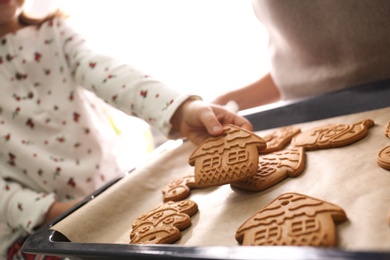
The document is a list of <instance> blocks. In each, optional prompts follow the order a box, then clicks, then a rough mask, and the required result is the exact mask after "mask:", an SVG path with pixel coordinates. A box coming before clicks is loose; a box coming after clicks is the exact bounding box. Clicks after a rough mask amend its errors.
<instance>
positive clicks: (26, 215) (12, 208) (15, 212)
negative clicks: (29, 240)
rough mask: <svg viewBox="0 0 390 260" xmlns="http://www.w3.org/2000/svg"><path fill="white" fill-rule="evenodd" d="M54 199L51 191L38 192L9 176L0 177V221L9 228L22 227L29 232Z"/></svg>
mask: <svg viewBox="0 0 390 260" xmlns="http://www.w3.org/2000/svg"><path fill="white" fill-rule="evenodd" d="M54 201H55V195H54V194H53V193H50V194H47V193H39V192H35V191H33V190H31V189H27V188H24V187H23V186H22V185H21V184H19V183H17V182H16V181H12V180H11V177H10V178H0V222H3V223H7V225H8V226H9V227H11V228H15V229H19V228H22V229H23V230H24V231H25V232H26V234H31V233H32V232H33V231H34V229H35V228H37V227H38V226H40V225H41V224H42V223H43V221H44V218H45V214H46V212H47V211H48V209H49V208H50V206H51V205H52V204H53V203H54Z"/></svg>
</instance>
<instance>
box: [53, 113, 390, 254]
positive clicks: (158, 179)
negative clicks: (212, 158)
mask: <svg viewBox="0 0 390 260" xmlns="http://www.w3.org/2000/svg"><path fill="white" fill-rule="evenodd" d="M366 118H371V119H372V120H374V122H375V124H376V125H375V126H374V127H372V128H370V129H369V134H368V135H367V136H366V137H365V138H364V139H363V140H361V141H359V142H357V143H354V144H352V145H350V146H346V147H342V148H332V149H326V150H319V151H308V152H306V156H307V157H306V158H307V162H306V169H305V170H304V172H303V173H302V174H301V175H300V176H298V177H296V178H288V179H286V180H284V181H283V182H281V183H279V184H277V185H275V186H273V187H270V188H269V189H267V190H265V191H262V192H249V191H241V190H237V189H232V188H231V187H230V185H223V186H219V187H211V188H207V189H202V190H200V189H198V190H197V189H194V190H192V191H191V196H190V197H189V199H191V200H193V201H195V202H196V203H197V204H198V207H199V212H198V213H197V214H196V215H194V216H193V217H192V218H191V220H192V226H191V227H190V228H188V229H187V230H185V231H184V232H182V238H181V239H180V240H179V241H178V242H177V243H176V244H177V245H183V246H239V245H238V243H237V241H236V240H235V238H234V236H235V232H236V229H237V228H238V227H239V226H240V225H241V224H242V223H243V222H244V221H245V220H246V219H247V218H249V217H250V216H252V215H253V214H254V213H255V212H256V211H258V210H259V209H261V208H262V207H263V206H265V205H266V204H268V203H269V202H270V201H272V200H273V199H274V198H276V197H278V196H279V195H280V194H282V193H285V192H299V193H302V194H306V195H309V196H313V197H316V198H319V199H323V200H326V201H328V202H331V203H335V204H337V205H339V206H340V207H342V208H343V209H344V210H345V212H346V214H347V217H348V221H347V222H345V223H343V224H341V225H338V226H337V231H338V247H339V248H340V249H343V250H352V251H354V250H359V251H361V250H363V251H390V227H389V225H388V218H389V209H390V188H389V187H390V171H387V170H384V169H382V168H380V167H379V166H378V165H377V164H376V155H377V153H378V152H379V151H380V149H382V148H383V147H384V146H387V145H390V139H389V138H387V137H385V135H384V131H385V128H386V126H387V123H388V122H389V121H390V108H385V109H379V110H373V111H368V112H363V113H357V114H351V115H347V116H340V117H334V118H328V119H324V120H318V121H313V122H308V123H302V124H296V125H298V126H300V127H301V129H302V131H304V130H306V129H310V128H312V127H315V126H319V125H323V124H327V123H348V124H349V123H355V122H357V121H361V120H363V119H366ZM272 130H273V129H269V130H265V131H259V132H256V133H257V134H258V135H260V136H262V135H266V134H267V133H268V132H270V131H272ZM194 149H195V146H194V145H192V144H191V143H188V142H186V143H184V144H183V145H180V146H179V147H177V148H175V149H171V150H168V151H165V152H164V153H162V154H161V156H158V157H156V158H153V159H151V160H150V161H148V162H147V163H146V164H145V165H144V166H143V167H139V168H138V169H136V170H135V171H133V172H132V173H131V174H129V175H128V176H126V177H124V178H123V179H122V180H120V181H118V182H116V183H115V184H114V185H112V186H111V187H109V188H108V189H107V190H105V191H104V192H103V193H102V194H100V195H99V196H97V197H96V198H94V199H92V200H91V201H89V202H88V203H87V204H86V205H84V206H83V207H81V208H79V209H78V210H76V211H74V212H73V213H71V214H70V215H68V216H67V217H66V218H64V219H62V220H61V221H59V222H58V223H56V224H55V225H54V226H53V227H52V229H53V230H57V231H59V232H60V233H62V234H64V235H65V236H66V237H67V238H68V239H69V240H70V241H71V242H73V243H115V244H128V243H129V234H130V231H131V224H132V222H133V221H134V220H135V219H136V218H137V217H138V216H140V215H142V214H144V213H146V212H147V211H149V210H151V209H152V208H154V207H156V206H157V205H159V204H160V203H162V200H163V197H162V192H161V189H162V187H163V186H164V185H165V184H167V183H168V182H170V181H172V180H175V179H177V178H179V177H181V176H185V175H188V174H191V173H193V171H194V168H193V167H192V166H189V164H188V157H189V155H190V154H191V153H192V151H193V150H194Z"/></svg>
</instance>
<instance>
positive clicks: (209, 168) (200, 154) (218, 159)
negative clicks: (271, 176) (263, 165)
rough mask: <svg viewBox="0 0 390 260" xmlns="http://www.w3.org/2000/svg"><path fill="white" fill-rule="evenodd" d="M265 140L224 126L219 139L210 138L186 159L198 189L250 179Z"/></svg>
mask: <svg viewBox="0 0 390 260" xmlns="http://www.w3.org/2000/svg"><path fill="white" fill-rule="evenodd" d="M266 146H267V144H266V142H265V141H264V139H262V138H261V137H259V136H257V135H256V134H254V133H253V132H250V131H247V130H245V129H243V128H240V127H237V126H234V125H226V126H224V133H223V134H222V135H220V136H216V137H209V138H208V139H206V141H205V142H204V143H203V144H201V145H200V146H199V147H198V148H197V149H196V150H195V151H194V152H193V153H192V154H191V155H190V157H189V161H188V162H189V164H190V165H191V166H195V183H196V185H198V186H199V187H202V188H205V187H210V186H216V185H222V184H227V183H231V182H234V181H238V180H242V179H245V178H247V177H250V176H253V175H255V174H256V172H257V167H258V163H259V151H261V150H263V149H265V148H266Z"/></svg>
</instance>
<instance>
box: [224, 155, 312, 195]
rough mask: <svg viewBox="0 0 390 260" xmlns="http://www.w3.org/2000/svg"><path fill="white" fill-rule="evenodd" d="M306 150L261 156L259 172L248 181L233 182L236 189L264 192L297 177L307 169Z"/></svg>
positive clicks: (232, 184)
mask: <svg viewBox="0 0 390 260" xmlns="http://www.w3.org/2000/svg"><path fill="white" fill-rule="evenodd" d="M305 159H306V156H305V150H304V149H303V148H302V147H293V148H291V149H286V150H283V151H279V152H273V153H270V154H267V155H262V156H260V159H259V169H258V172H257V173H256V174H255V175H254V176H252V177H249V178H247V179H244V180H240V181H237V182H232V183H231V184H230V185H231V186H232V187H235V188H239V189H244V190H250V191H262V190H265V189H267V188H268V187H271V186H272V185H275V184H276V183H278V182H281V181H282V180H284V179H285V178H287V177H296V176H298V175H300V174H301V173H302V172H303V170H304V169H305V161H306V160H305Z"/></svg>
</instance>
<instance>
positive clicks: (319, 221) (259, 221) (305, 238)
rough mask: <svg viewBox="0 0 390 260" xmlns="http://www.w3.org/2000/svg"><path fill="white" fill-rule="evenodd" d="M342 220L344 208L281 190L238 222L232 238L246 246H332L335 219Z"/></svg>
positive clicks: (336, 221)
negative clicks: (240, 223) (250, 214)
mask: <svg viewBox="0 0 390 260" xmlns="http://www.w3.org/2000/svg"><path fill="white" fill-rule="evenodd" d="M346 220H347V216H346V214H345V212H344V210H343V209H341V208H340V207H339V206H337V205H335V204H332V203H328V202H325V201H322V200H319V199H316V198H312V197H309V196H306V195H302V194H298V193H285V194H282V195H281V196H279V197H278V198H276V199H275V200H273V201H272V202H271V203H270V204H268V205H267V206H265V207H264V208H263V209H261V210H260V211H259V212H257V213H256V214H255V215H253V216H252V217H251V218H249V219H248V220H247V221H246V222H245V223H244V224H242V225H241V226H240V227H239V228H238V229H237V232H236V240H237V241H238V242H239V243H240V244H242V245H247V246H317V247H333V246H336V244H337V239H336V238H337V236H336V227H335V223H341V222H344V221H346Z"/></svg>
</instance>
